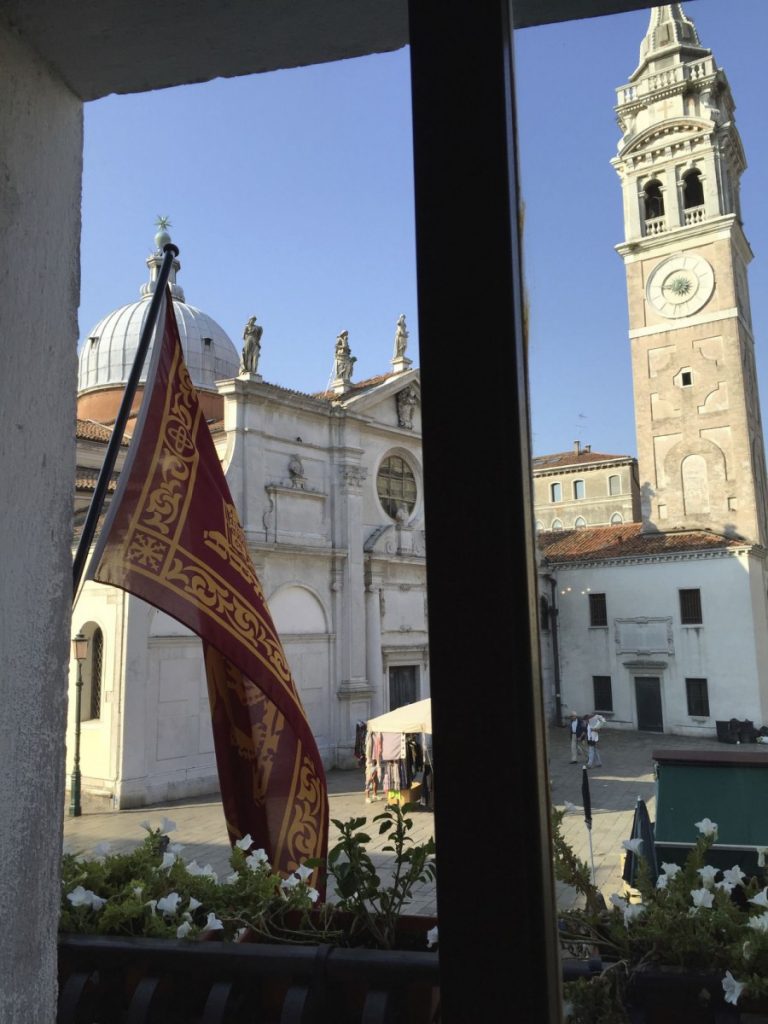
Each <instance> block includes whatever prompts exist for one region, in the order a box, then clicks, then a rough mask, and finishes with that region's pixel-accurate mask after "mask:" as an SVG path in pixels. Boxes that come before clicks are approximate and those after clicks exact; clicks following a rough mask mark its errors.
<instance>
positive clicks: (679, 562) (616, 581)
mask: <svg viewBox="0 0 768 1024" xmlns="http://www.w3.org/2000/svg"><path fill="white" fill-rule="evenodd" d="M753 571H754V570H753ZM750 572H751V570H750V559H749V556H748V554H747V551H746V549H745V550H744V551H741V552H739V553H738V554H729V555H727V556H725V557H714V558H712V557H705V558H696V557H689V558H678V559H675V560H673V561H668V562H647V563H639V562H635V563H631V564H630V563H627V564H626V565H621V566H619V565H610V566H608V565H602V566H601V565H597V564H595V565H592V566H585V567H580V568H567V569H565V568H560V569H558V571H557V580H558V598H557V599H558V607H559V621H558V625H559V651H560V663H561V674H562V687H561V692H562V694H563V704H564V713H565V714H568V712H569V711H570V710H575V711H576V712H577V713H584V712H586V711H590V710H592V709H593V707H594V692H593V683H592V677H593V676H610V678H611V684H612V692H613V715H612V722H613V724H615V725H617V726H621V727H626V728H637V725H638V710H637V703H636V694H635V683H634V681H635V678H636V677H637V676H658V677H659V678H660V680H661V699H662V713H663V721H664V730H665V731H669V732H676V733H681V734H692V735H701V734H702V733H703V734H714V732H715V722H716V721H717V720H718V719H727V718H731V717H734V716H735V717H737V718H740V719H744V718H750V719H752V720H753V721H754V722H755V723H756V724H757V725H761V724H763V712H764V701H765V697H764V695H765V692H766V679H765V668H764V667H763V666H764V664H765V663H764V662H761V661H760V660H759V658H758V655H759V654H760V652H761V650H762V645H763V638H761V639H760V640H759V641H756V640H755V636H754V625H753V622H754V620H753V613H752V601H753V586H754V585H756V584H753V581H752V579H751V578H750ZM680 589H698V590H700V592H701V603H702V620H703V621H702V624H701V625H689V626H688V625H682V624H681V622H680V598H679V590H680ZM590 593H591V594H601V593H602V594H605V595H606V604H607V614H608V625H607V626H591V625H590V613H589V595H590ZM687 678H695V679H701V678H703V679H706V680H707V687H708V694H709V711H710V714H709V716H708V717H707V718H695V717H693V716H691V715H689V714H688V706H687V698H686V682H685V680H686V679H687Z"/></svg>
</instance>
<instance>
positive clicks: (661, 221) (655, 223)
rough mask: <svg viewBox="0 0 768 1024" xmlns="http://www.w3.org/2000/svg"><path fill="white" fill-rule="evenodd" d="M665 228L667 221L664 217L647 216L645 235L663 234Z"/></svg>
mask: <svg viewBox="0 0 768 1024" xmlns="http://www.w3.org/2000/svg"><path fill="white" fill-rule="evenodd" d="M666 230H667V222H666V219H665V218H664V217H647V218H646V221H645V233H646V235H663V234H664V232H665V231H666Z"/></svg>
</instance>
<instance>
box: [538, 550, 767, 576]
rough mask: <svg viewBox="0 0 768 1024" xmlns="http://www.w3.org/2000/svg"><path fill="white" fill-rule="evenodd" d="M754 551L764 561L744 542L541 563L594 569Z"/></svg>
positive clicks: (555, 567) (552, 567)
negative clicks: (720, 546) (740, 544)
mask: <svg viewBox="0 0 768 1024" xmlns="http://www.w3.org/2000/svg"><path fill="white" fill-rule="evenodd" d="M752 552H754V553H755V554H756V556H757V557H758V558H760V559H761V560H763V561H764V554H763V553H762V549H760V548H759V547H758V545H755V544H745V545H744V546H743V547H730V548H711V549H707V550H701V549H700V550H698V551H669V552H665V553H662V552H658V553H656V554H653V555H625V556H624V557H623V558H597V557H592V558H580V559H575V558H574V559H569V560H568V561H559V560H558V561H549V559H546V558H544V559H542V564H543V563H545V562H546V564H547V565H548V566H549V571H555V572H556V571H558V570H559V569H586V568H590V569H595V568H605V569H613V568H620V567H621V566H624V565H655V564H662V563H665V562H701V561H712V560H714V559H717V558H732V557H737V556H739V555H744V554H751V553H752Z"/></svg>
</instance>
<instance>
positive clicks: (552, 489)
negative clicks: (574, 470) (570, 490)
mask: <svg viewBox="0 0 768 1024" xmlns="http://www.w3.org/2000/svg"><path fill="white" fill-rule="evenodd" d="M555 493H557V497H555ZM562 500H563V485H562V484H561V483H560V481H559V480H556V481H555V482H554V483H552V484H550V485H549V501H550V504H552V505H557V504H559V502H561V501H562Z"/></svg>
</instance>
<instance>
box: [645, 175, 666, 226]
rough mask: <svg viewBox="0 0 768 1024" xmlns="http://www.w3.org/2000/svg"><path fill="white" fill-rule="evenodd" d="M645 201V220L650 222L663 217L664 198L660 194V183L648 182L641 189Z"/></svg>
mask: <svg viewBox="0 0 768 1024" xmlns="http://www.w3.org/2000/svg"><path fill="white" fill-rule="evenodd" d="M643 199H644V200H645V219H646V220H652V219H653V218H655V217H663V216H664V196H663V195H662V194H661V182H660V181H656V180H655V179H654V180H653V181H649V182H648V184H647V185H646V186H645V188H644V189H643Z"/></svg>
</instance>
